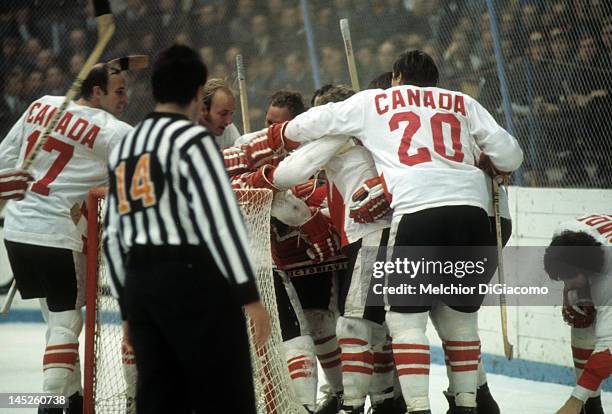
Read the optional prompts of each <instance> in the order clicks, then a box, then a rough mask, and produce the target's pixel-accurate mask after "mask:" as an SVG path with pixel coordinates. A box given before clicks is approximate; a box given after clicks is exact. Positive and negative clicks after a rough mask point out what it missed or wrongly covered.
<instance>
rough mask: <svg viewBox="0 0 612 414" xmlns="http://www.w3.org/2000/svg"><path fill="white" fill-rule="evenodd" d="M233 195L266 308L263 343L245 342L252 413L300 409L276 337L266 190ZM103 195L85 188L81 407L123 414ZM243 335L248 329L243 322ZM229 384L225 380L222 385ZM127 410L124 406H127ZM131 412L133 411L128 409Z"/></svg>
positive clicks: (119, 333)
mask: <svg viewBox="0 0 612 414" xmlns="http://www.w3.org/2000/svg"><path fill="white" fill-rule="evenodd" d="M235 194H236V198H237V199H238V203H239V205H240V208H241V210H242V213H243V218H244V222H245V224H246V227H247V229H248V233H249V242H250V257H251V261H252V263H253V265H254V267H255V270H256V279H257V286H258V288H259V292H260V295H261V299H262V301H263V303H264V305H265V307H266V308H267V309H268V311H269V312H270V316H271V324H272V334H271V336H270V339H269V340H268V341H267V343H266V345H265V346H262V347H259V348H256V347H255V346H254V345H253V341H252V340H251V361H252V366H253V380H254V385H255V396H256V399H257V407H258V413H261V414H264V413H265V414H292V413H303V412H304V411H303V408H302V407H301V406H300V405H299V404H298V403H297V402H296V399H295V397H294V392H293V389H292V387H291V382H290V379H289V373H288V371H287V367H286V364H285V358H284V355H283V354H282V337H281V331H280V323H279V319H278V311H277V307H276V294H275V291H274V282H273V276H272V258H271V253H270V208H271V205H272V192H271V191H270V190H265V189H262V190H236V191H235ZM104 199H105V193H104V190H102V189H96V190H92V191H91V192H90V197H89V203H88V216H89V218H88V227H89V228H88V252H87V256H88V276H87V278H88V280H87V284H88V286H87V289H88V291H87V296H88V297H87V316H86V334H85V381H84V382H85V405H86V406H85V409H86V411H85V412H87V413H94V412H96V413H115V412H116V413H119V412H121V413H125V412H126V404H127V396H128V395H129V390H128V387H130V386H134V384H127V383H126V380H125V378H124V375H123V369H122V353H121V341H122V329H121V315H120V312H119V306H118V303H117V301H116V300H115V299H114V298H113V297H112V295H111V289H110V277H109V275H108V272H107V270H106V264H105V262H104V255H103V246H102V243H101V241H102V237H101V236H102V225H101V224H102V217H103V210H104ZM249 336H251V329H250V323H249ZM228 386H231V384H228ZM128 412H129V410H128ZM133 412H135V411H133Z"/></svg>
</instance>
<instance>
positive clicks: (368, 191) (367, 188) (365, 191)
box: [349, 177, 391, 223]
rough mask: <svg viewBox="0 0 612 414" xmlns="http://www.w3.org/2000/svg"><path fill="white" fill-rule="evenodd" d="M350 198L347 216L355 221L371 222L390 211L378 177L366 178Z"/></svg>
mask: <svg viewBox="0 0 612 414" xmlns="http://www.w3.org/2000/svg"><path fill="white" fill-rule="evenodd" d="M351 199H352V201H351V204H350V206H349V209H350V213H349V216H350V217H351V218H352V219H353V220H355V221H356V222H357V223H372V222H373V221H376V220H378V219H380V218H383V217H384V216H385V215H386V214H387V213H388V212H389V211H391V206H390V205H389V201H388V200H387V197H386V194H385V189H384V186H383V183H382V180H381V178H380V177H374V178H370V179H368V180H366V181H365V182H364V183H363V184H362V185H361V187H359V188H358V189H357V191H355V192H354V193H353V196H352V197H351Z"/></svg>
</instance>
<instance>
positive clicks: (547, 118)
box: [0, 0, 612, 187]
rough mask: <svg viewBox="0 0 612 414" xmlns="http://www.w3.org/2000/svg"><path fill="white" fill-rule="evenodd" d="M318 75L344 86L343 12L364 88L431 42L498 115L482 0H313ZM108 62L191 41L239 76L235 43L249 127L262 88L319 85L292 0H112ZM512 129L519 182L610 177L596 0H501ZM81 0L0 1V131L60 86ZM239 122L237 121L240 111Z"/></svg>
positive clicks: (138, 111)
mask: <svg viewBox="0 0 612 414" xmlns="http://www.w3.org/2000/svg"><path fill="white" fill-rule="evenodd" d="M307 3H308V6H309V11H310V13H309V14H310V20H311V27H312V33H313V36H314V44H315V47H316V51H317V58H318V69H319V72H320V79H321V82H322V83H323V84H325V83H349V79H348V70H347V65H346V58H345V55H344V49H343V44H342V39H341V36H340V31H339V25H338V20H339V19H341V18H348V19H349V21H350V25H351V32H352V38H353V44H354V50H355V56H356V59H357V67H358V71H359V76H360V80H361V85H362V87H365V85H367V83H368V82H369V81H370V80H371V79H372V78H374V77H375V76H376V75H378V74H380V73H381V72H384V71H389V70H391V68H392V64H393V61H394V60H395V58H396V57H397V56H398V55H399V53H401V52H402V51H403V50H405V49H412V48H420V49H423V50H425V51H427V52H428V53H430V54H431V55H432V56H434V58H435V59H436V61H437V62H438V64H439V66H440V68H441V71H442V73H441V75H442V77H441V86H442V87H446V88H449V89H455V90H461V91H463V92H465V93H468V94H469V95H471V96H473V97H475V98H476V99H478V100H479V102H481V103H482V104H483V105H484V106H485V107H486V108H487V109H489V111H491V113H492V114H493V115H494V116H495V117H496V118H497V119H498V121H499V122H500V123H501V124H502V125H506V120H505V116H504V115H505V114H504V105H503V101H502V95H501V93H500V82H499V76H498V71H497V66H496V54H495V48H494V36H493V35H492V33H491V30H490V21H489V14H488V13H487V9H486V2H485V1H484V0H328V1H324V0H309V1H308V2H307ZM111 5H112V8H113V11H114V14H115V18H116V22H117V31H116V34H115V36H114V39H113V40H112V42H111V44H110V45H109V47H108V48H107V51H106V53H105V59H111V58H115V57H120V56H125V55H129V54H141V53H143V54H149V55H154V54H155V53H156V52H157V51H158V50H160V49H161V48H162V47H165V46H167V45H169V44H171V43H174V42H177V43H183V44H188V45H190V46H192V47H195V48H197V49H198V50H200V53H201V54H202V57H203V58H204V61H205V62H206V64H207V65H208V68H209V77H222V78H227V79H228V82H229V83H230V85H232V82H233V80H234V79H235V56H236V55H237V54H239V53H240V54H243V55H244V59H245V64H246V67H247V83H248V91H249V100H250V107H251V108H252V109H251V111H250V114H249V115H250V118H251V124H252V125H253V127H254V128H258V127H262V126H263V124H264V110H265V107H266V105H267V100H268V98H269V96H270V95H271V94H272V93H273V92H274V91H276V90H278V89H281V88H286V89H292V90H297V91H300V92H302V93H303V94H304V96H305V97H306V99H308V98H309V96H310V95H311V94H312V92H313V90H314V89H315V84H314V81H313V73H312V66H311V63H312V62H311V60H310V57H309V54H308V48H307V39H306V38H307V30H306V28H305V27H304V23H303V22H304V19H303V14H302V8H301V2H300V1H298V0H232V1H221V0H181V1H179V0H114V1H111ZM496 16H497V19H496V20H497V26H498V29H499V33H500V37H499V39H500V43H499V48H500V50H501V52H502V56H503V58H504V60H505V66H504V67H505V71H506V78H507V85H508V98H509V102H508V103H509V107H510V108H511V113H512V120H513V125H514V133H515V135H516V136H517V138H518V139H519V140H520V141H521V144H522V145H523V147H524V148H525V149H526V163H525V166H524V168H523V183H524V185H537V186H559V185H560V186H566V187H569V186H574V187H610V186H612V162H610V159H609V154H610V150H611V149H612V140H611V138H610V136H609V135H610V132H611V130H612V126H611V124H610V123H609V122H606V121H607V120H608V119H609V118H611V116H612V95H611V93H612V88H611V85H612V81H611V80H610V79H612V5H610V4H609V2H607V1H604V0H546V1H545V0H530V1H523V0H520V1H519V0H505V1H502V0H497V1H496ZM96 34H97V32H96V25H95V19H94V18H93V12H92V9H91V6H90V1H89V0H45V1H42V0H3V2H2V4H1V5H0V38H1V40H2V49H1V53H0V94H1V96H2V98H1V99H0V139H1V138H2V137H3V136H4V135H5V134H6V132H7V131H8V129H9V128H10V126H11V125H12V124H13V123H14V122H15V121H16V119H17V118H18V117H19V116H20V115H21V113H22V112H23V110H24V109H25V108H26V107H27V105H28V104H29V103H30V102H31V101H32V100H34V99H36V98H37V97H39V96H41V95H43V94H56V95H63V94H64V93H65V92H66V90H67V89H68V87H69V83H70V82H71V81H72V80H73V79H74V77H75V76H76V74H77V73H78V71H79V69H80V68H81V66H82V65H83V63H84V61H85V59H86V58H87V56H88V54H89V53H90V50H91V49H92V47H93V44H94V43H95V40H96ZM147 79H148V73H147V72H146V71H141V72H138V73H131V74H130V103H129V104H128V107H127V109H126V113H125V115H124V117H123V118H124V120H125V121H127V122H130V123H135V122H137V121H138V120H139V119H140V118H141V117H142V115H143V114H144V113H146V112H147V111H149V110H150V109H151V107H152V100H151V97H150V93H149V87H148V82H147ZM237 124H239V122H237Z"/></svg>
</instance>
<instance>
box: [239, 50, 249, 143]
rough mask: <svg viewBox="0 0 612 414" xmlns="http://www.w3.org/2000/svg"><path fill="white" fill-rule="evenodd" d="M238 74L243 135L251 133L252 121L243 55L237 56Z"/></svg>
mask: <svg viewBox="0 0 612 414" xmlns="http://www.w3.org/2000/svg"><path fill="white" fill-rule="evenodd" d="M236 74H237V76H238V90H239V91H240V111H241V112H242V129H243V130H244V131H243V134H248V133H249V132H251V120H250V119H249V101H248V97H247V90H246V77H245V75H244V62H243V60H242V55H236Z"/></svg>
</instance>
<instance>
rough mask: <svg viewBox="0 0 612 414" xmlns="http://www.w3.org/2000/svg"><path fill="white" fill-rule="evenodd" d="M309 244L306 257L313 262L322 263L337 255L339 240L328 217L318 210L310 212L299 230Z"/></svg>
mask: <svg viewBox="0 0 612 414" xmlns="http://www.w3.org/2000/svg"><path fill="white" fill-rule="evenodd" d="M300 229H301V231H302V232H303V233H304V234H305V236H306V240H307V241H308V243H309V244H310V248H309V249H308V250H307V252H306V253H307V254H308V256H309V257H310V258H311V259H312V260H314V261H315V262H317V263H318V262H322V261H324V260H326V259H329V258H330V257H333V256H336V255H338V254H339V250H340V238H339V237H338V234H336V231H335V230H334V228H333V226H332V223H331V221H330V219H329V218H328V217H326V216H325V215H323V213H321V210H319V209H313V210H312V216H311V217H310V219H309V220H308V221H307V222H306V223H304V224H303V225H302V227H301V228H300Z"/></svg>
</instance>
